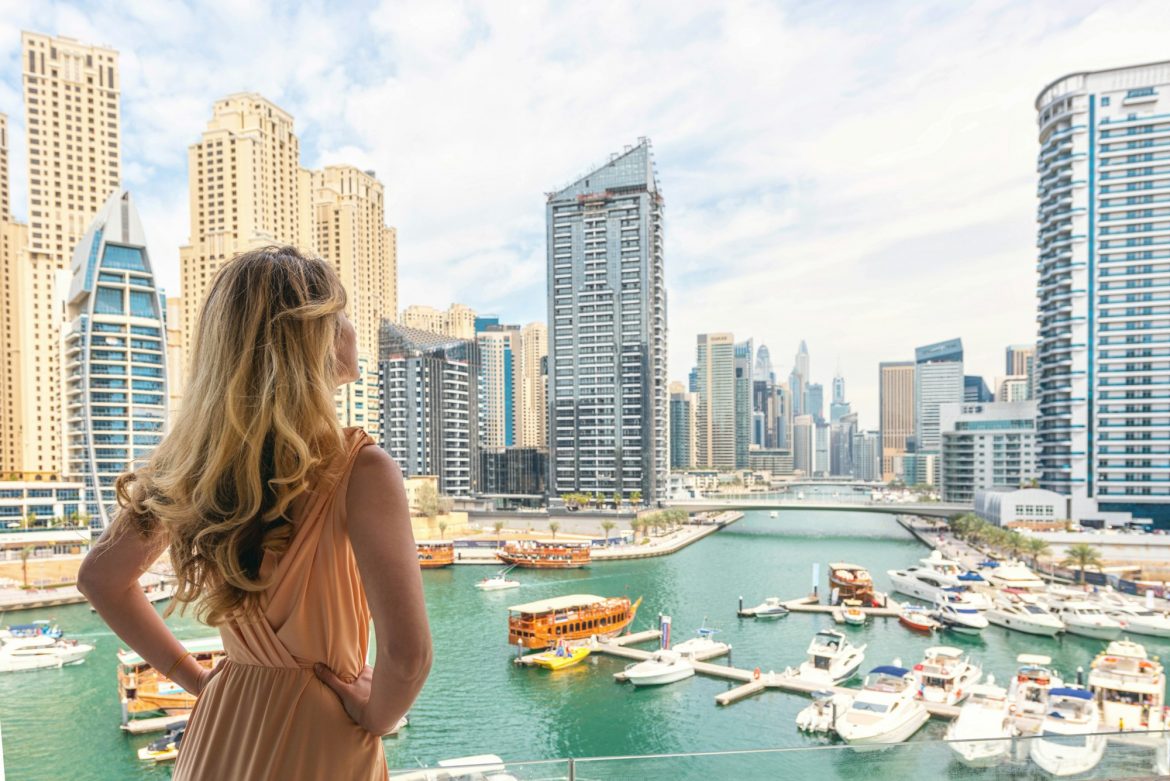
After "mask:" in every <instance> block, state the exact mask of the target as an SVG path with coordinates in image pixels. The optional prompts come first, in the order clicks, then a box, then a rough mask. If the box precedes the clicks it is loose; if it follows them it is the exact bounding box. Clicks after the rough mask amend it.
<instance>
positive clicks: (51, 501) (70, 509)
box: [0, 480, 87, 529]
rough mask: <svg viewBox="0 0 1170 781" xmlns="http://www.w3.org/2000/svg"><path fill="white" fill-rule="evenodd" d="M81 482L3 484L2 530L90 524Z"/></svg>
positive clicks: (0, 498) (0, 491)
mask: <svg viewBox="0 0 1170 781" xmlns="http://www.w3.org/2000/svg"><path fill="white" fill-rule="evenodd" d="M84 496H85V484H84V483H83V482H81V481H80V480H69V481H62V480H54V481H39V480H38V481H23V480H4V481H0V528H3V529H10V528H12V529H19V528H36V527H38V526H47V525H50V524H53V525H59V524H62V523H65V524H69V525H73V526H76V525H78V523H81V524H82V525H84V524H85V522H86V521H87V519H86V517H85V507H84Z"/></svg>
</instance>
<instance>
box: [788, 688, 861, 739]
mask: <svg viewBox="0 0 1170 781" xmlns="http://www.w3.org/2000/svg"><path fill="white" fill-rule="evenodd" d="M812 697H813V701H812V704H811V705H809V706H808V707H806V708H804V709H803V710H801V711H800V713H798V714H796V728H797V729H798V730H800V731H801V732H832V731H833V725H834V724H836V723H837V718H838V717H839V716H841V715H842V714H844V713H845V711H847V710H848V709H849V706H850V705H852V704H853V695H851V694H845V693H844V692H841V693H838V692H834V691H832V690H831V689H823V690H821V691H815V692H813V694H812Z"/></svg>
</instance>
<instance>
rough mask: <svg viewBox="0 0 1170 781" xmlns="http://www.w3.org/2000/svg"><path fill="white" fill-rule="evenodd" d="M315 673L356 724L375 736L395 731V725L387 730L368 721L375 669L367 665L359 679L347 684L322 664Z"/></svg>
mask: <svg viewBox="0 0 1170 781" xmlns="http://www.w3.org/2000/svg"><path fill="white" fill-rule="evenodd" d="M313 672H314V673H316V674H317V677H318V678H320V679H321V681H322V682H323V683H324V684H325V685H326V686H328V687H329V688H330V689H332V690H333V692H334V694H336V695H337V698H338V699H339V700H341V704H342V706H344V707H345V712H346V713H347V714H349V717H350V718H351V719H353V723H354V724H357V725H358V726H359V727H361V728H362V729H364V730H366V731H367V732H372V733H374V734H375V735H384V734H388V733H389V732H390V731H392V730H393V729H394V726H395V725H393V724H391V725H390V727H389V728H385V725H382V724H371V723H369V722H368V721H367V719H366V715H365V714H366V705H368V704H369V702H370V687H371V686H372V685H373V683H374V668H373V667H370V666H369V665H368V664H367V665H366V666H365V667H364V668H362V671H361V673H360V674H358V677H356V678H354V679H353V682H352V683H346V682H345V681H343V680H341V678H338V677H337V674H336V673H334V672H333V671H332V670H330V669H329V668H328V667H326V666H325V665H323V664H321V663H320V662H317V664H315V665H313Z"/></svg>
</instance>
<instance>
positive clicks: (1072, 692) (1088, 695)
mask: <svg viewBox="0 0 1170 781" xmlns="http://www.w3.org/2000/svg"><path fill="white" fill-rule="evenodd" d="M1048 696H1049V697H1076V698H1077V699H1079V700H1091V699H1093V693H1092V692H1087V691H1085V690H1084V689H1069V688H1065V687H1060V688H1056V689H1049V690H1048Z"/></svg>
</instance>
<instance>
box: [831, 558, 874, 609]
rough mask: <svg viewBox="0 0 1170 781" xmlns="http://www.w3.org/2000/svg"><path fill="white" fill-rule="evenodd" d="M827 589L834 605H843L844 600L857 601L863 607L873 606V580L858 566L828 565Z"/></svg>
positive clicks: (840, 563) (847, 564)
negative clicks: (830, 593)
mask: <svg viewBox="0 0 1170 781" xmlns="http://www.w3.org/2000/svg"><path fill="white" fill-rule="evenodd" d="M829 588H830V590H831V592H832V593H833V595H834V597H833V604H834V605H840V604H844V603H845V601H846V600H857V601H858V602H860V603H861V604H863V605H873V604H874V591H873V578H872V577H870V574H869V570H867V569H866V568H865V567H862V566H860V565H858V564H849V563H847V562H835V563H830V564H829Z"/></svg>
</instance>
